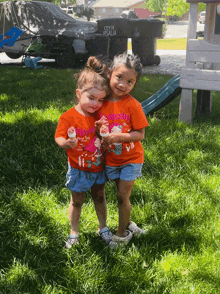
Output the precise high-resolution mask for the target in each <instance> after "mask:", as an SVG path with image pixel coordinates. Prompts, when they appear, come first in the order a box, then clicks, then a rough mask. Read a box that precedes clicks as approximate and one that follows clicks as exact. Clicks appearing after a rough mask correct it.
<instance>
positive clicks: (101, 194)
mask: <svg viewBox="0 0 220 294" xmlns="http://www.w3.org/2000/svg"><path fill="white" fill-rule="evenodd" d="M91 195H92V199H93V202H94V205H95V210H96V214H97V217H98V220H99V228H98V230H99V231H100V230H101V229H103V228H105V227H106V214H107V213H106V199H105V184H103V185H94V186H92V188H91Z"/></svg>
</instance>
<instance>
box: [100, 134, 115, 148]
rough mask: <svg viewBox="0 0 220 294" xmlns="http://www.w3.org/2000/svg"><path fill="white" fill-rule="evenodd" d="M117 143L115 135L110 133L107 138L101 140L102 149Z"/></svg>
mask: <svg viewBox="0 0 220 294" xmlns="http://www.w3.org/2000/svg"><path fill="white" fill-rule="evenodd" d="M117 141H118V136H117V133H111V134H109V136H108V137H105V138H103V139H102V147H103V148H108V146H109V145H111V144H113V143H117Z"/></svg>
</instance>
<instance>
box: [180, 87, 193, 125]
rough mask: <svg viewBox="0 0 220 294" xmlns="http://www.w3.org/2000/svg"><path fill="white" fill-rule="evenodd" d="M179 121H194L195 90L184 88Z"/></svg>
mask: <svg viewBox="0 0 220 294" xmlns="http://www.w3.org/2000/svg"><path fill="white" fill-rule="evenodd" d="M179 121H182V122H187V123H190V124H192V123H193V90H192V89H182V93H181V99H180V105H179Z"/></svg>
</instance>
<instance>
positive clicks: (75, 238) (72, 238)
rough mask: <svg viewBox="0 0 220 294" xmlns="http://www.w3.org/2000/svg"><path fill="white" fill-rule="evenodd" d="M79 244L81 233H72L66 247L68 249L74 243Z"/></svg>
mask: <svg viewBox="0 0 220 294" xmlns="http://www.w3.org/2000/svg"><path fill="white" fill-rule="evenodd" d="M78 244H79V234H70V235H69V237H68V239H67V241H66V244H65V246H64V247H65V248H66V249H70V248H71V247H72V246H73V245H78Z"/></svg>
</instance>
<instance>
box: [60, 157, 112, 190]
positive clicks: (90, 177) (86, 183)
mask: <svg viewBox="0 0 220 294" xmlns="http://www.w3.org/2000/svg"><path fill="white" fill-rule="evenodd" d="M106 181H107V178H106V175H105V171H104V170H102V171H100V172H96V173H93V172H87V171H83V170H80V169H77V168H73V167H72V166H71V165H70V164H69V163H68V171H67V174H66V184H65V185H66V187H67V188H68V189H70V191H73V192H76V193H79V192H87V191H88V190H89V189H90V188H91V187H92V186H94V185H103V184H105V182H106Z"/></svg>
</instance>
